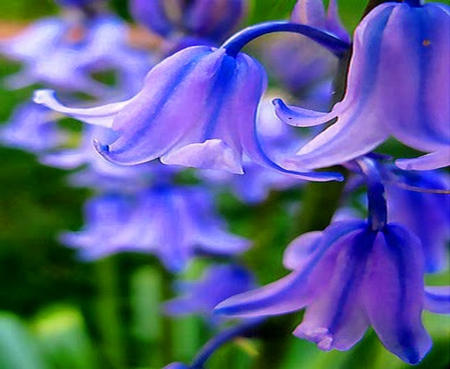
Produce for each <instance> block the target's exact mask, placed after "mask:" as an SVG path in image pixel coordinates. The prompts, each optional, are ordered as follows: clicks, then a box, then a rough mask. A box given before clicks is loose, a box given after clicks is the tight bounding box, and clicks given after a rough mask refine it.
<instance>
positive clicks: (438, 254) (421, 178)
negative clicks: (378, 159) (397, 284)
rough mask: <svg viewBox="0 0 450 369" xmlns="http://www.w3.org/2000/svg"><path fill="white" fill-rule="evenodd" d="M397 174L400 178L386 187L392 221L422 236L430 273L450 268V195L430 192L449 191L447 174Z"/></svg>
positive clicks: (396, 172) (427, 172) (426, 172)
mask: <svg viewBox="0 0 450 369" xmlns="http://www.w3.org/2000/svg"><path fill="white" fill-rule="evenodd" d="M395 174H396V175H397V176H396V177H397V178H395V179H392V180H391V181H389V182H387V185H386V191H387V199H388V202H387V203H388V212H389V218H390V219H391V221H393V222H396V223H399V224H402V225H403V226H405V227H406V228H408V229H409V230H410V231H411V232H412V233H414V234H415V235H416V236H418V237H419V239H420V241H421V244H422V247H423V251H424V257H425V267H426V271H427V272H437V271H441V270H443V269H445V268H447V267H448V247H447V245H448V241H449V240H450V227H449V224H450V196H449V195H446V194H438V193H429V192H426V191H427V189H431V190H446V189H449V188H450V178H449V177H448V175H446V174H445V173H437V172H430V171H424V172H404V171H395ZM420 189H423V192H422V191H420Z"/></svg>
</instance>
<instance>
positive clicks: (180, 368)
mask: <svg viewBox="0 0 450 369" xmlns="http://www.w3.org/2000/svg"><path fill="white" fill-rule="evenodd" d="M163 369H189V367H188V366H187V365H185V364H183V363H171V364H169V365H166V366H165V367H164V368H163Z"/></svg>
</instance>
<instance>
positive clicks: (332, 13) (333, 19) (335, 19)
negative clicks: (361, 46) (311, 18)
mask: <svg viewBox="0 0 450 369" xmlns="http://www.w3.org/2000/svg"><path fill="white" fill-rule="evenodd" d="M325 28H326V29H327V30H328V31H330V32H331V33H333V34H335V35H336V36H338V37H339V38H340V39H341V40H343V41H346V42H348V43H350V42H351V40H350V35H349V34H348V32H347V30H346V29H345V27H344V26H343V25H342V22H341V19H340V18H339V11H338V4H337V0H330V2H329V4H328V11H327V16H326V21H325Z"/></svg>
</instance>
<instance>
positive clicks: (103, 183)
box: [39, 126, 178, 192]
mask: <svg viewBox="0 0 450 369" xmlns="http://www.w3.org/2000/svg"><path fill="white" fill-rule="evenodd" d="M94 137H95V138H101V139H103V140H113V139H114V137H115V134H114V132H112V131H111V130H110V129H107V128H103V127H98V126H87V127H85V129H84V131H83V133H82V140H81V143H80V145H79V146H78V147H76V148H73V149H64V150H59V151H53V152H49V153H45V154H43V155H41V156H40V158H39V160H40V162H41V163H43V164H45V165H48V166H52V167H56V168H61V169H66V170H72V169H79V170H78V171H77V172H75V173H71V174H70V176H69V183H70V184H71V185H73V186H77V187H92V188H95V189H98V190H102V191H120V192H129V191H136V190H138V189H142V188H145V187H147V186H149V184H150V183H153V180H154V179H155V178H158V183H162V182H164V181H165V182H167V181H169V179H170V178H171V177H172V175H173V174H174V173H175V172H176V171H178V168H177V167H166V166H162V165H160V164H159V163H145V164H141V165H135V166H131V167H130V166H123V165H117V164H114V163H111V162H109V161H107V160H105V159H104V158H103V157H101V156H100V155H98V153H97V151H96V150H95V149H94V147H93V145H92V142H93V139H94Z"/></svg>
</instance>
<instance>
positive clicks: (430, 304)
mask: <svg viewBox="0 0 450 369" xmlns="http://www.w3.org/2000/svg"><path fill="white" fill-rule="evenodd" d="M425 309H426V310H428V311H431V312H432V313H436V314H450V286H433V287H426V288H425Z"/></svg>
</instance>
